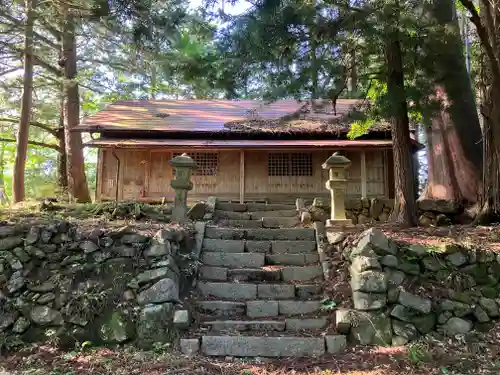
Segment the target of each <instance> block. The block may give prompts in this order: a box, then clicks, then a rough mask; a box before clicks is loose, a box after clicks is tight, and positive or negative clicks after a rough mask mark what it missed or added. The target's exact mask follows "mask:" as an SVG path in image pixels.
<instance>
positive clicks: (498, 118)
mask: <svg viewBox="0 0 500 375" xmlns="http://www.w3.org/2000/svg"><path fill="white" fill-rule="evenodd" d="M460 1H461V3H462V4H463V5H464V6H465V7H466V8H467V10H468V11H469V13H470V15H471V20H472V22H473V23H474V26H475V27H476V29H477V34H478V36H479V40H480V42H481V47H482V49H483V51H484V52H485V61H486V64H485V65H486V66H483V70H484V73H485V74H484V78H486V79H485V82H484V86H485V87H484V89H483V93H482V94H483V95H482V105H481V113H482V115H483V119H484V121H483V129H484V130H483V133H484V154H483V155H484V156H483V162H484V171H483V186H482V191H481V200H480V201H481V206H482V207H481V211H480V212H479V215H478V217H477V218H476V222H481V223H487V222H490V221H493V220H494V221H498V219H499V218H500V45H499V41H500V39H499V37H500V35H499V32H498V26H497V25H498V20H499V19H500V11H499V10H498V5H497V4H494V3H491V2H489V1H485V0H481V1H480V8H481V15H479V13H478V11H477V8H476V5H475V4H474V3H473V2H472V1H471V0H460Z"/></svg>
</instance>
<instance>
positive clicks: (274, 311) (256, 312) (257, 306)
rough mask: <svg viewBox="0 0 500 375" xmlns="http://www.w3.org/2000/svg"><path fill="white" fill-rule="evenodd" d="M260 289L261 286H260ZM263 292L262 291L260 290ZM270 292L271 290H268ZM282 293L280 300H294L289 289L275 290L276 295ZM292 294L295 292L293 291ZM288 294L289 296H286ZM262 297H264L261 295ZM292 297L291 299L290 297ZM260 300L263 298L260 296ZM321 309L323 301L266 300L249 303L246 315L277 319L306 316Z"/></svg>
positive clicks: (255, 300)
mask: <svg viewBox="0 0 500 375" xmlns="http://www.w3.org/2000/svg"><path fill="white" fill-rule="evenodd" d="M259 287H260V285H259ZM258 290H259V291H261V292H262V290H261V289H258ZM268 291H269V290H268ZM280 292H281V293H282V296H280V298H293V296H294V295H293V293H289V292H290V291H289V290H287V289H281V290H280V289H275V290H274V293H275V294H276V295H279V293H280ZM292 292H295V291H294V290H293V289H292ZM286 293H288V294H286ZM261 295H264V294H263V293H261ZM290 296H291V297H290ZM259 298H262V297H260V296H259ZM320 309H321V301H319V300H313V301H299V300H265V299H258V300H257V299H254V300H251V301H247V309H246V314H247V316H248V317H250V318H270V317H277V316H279V315H290V316H294V315H304V314H313V313H318V312H319V311H320Z"/></svg>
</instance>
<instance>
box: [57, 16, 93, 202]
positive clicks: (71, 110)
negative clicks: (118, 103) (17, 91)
mask: <svg viewBox="0 0 500 375" xmlns="http://www.w3.org/2000/svg"><path fill="white" fill-rule="evenodd" d="M63 14H65V17H64V20H63V35H62V49H63V61H64V94H65V98H66V100H65V103H64V104H65V105H64V108H65V116H64V136H65V140H66V142H65V143H66V144H65V146H66V156H67V173H68V192H69V197H70V200H71V201H76V202H79V203H85V202H90V194H89V189H88V185H87V178H86V176H85V162H84V158H83V144H82V137H81V134H80V133H79V132H74V131H72V129H73V128H75V127H76V126H77V125H78V123H79V121H80V97H79V92H78V82H77V80H76V74H77V67H76V59H77V57H76V37H75V23H74V19H73V17H72V16H71V14H70V13H69V12H67V11H65V12H63Z"/></svg>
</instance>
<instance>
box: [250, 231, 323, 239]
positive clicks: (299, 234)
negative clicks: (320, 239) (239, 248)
mask: <svg viewBox="0 0 500 375" xmlns="http://www.w3.org/2000/svg"><path fill="white" fill-rule="evenodd" d="M246 238H247V240H258V241H262V240H285V241H286V240H288V241H295V240H309V241H314V239H315V235H314V229H310V228H286V229H248V230H247V231H246Z"/></svg>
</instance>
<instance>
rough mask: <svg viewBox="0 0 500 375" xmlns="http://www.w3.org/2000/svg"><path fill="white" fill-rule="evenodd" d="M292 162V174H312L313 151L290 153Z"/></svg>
mask: <svg viewBox="0 0 500 375" xmlns="http://www.w3.org/2000/svg"><path fill="white" fill-rule="evenodd" d="M290 164H291V166H292V176H312V175H313V161H312V153H310V152H308V153H300V154H291V155H290Z"/></svg>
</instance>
